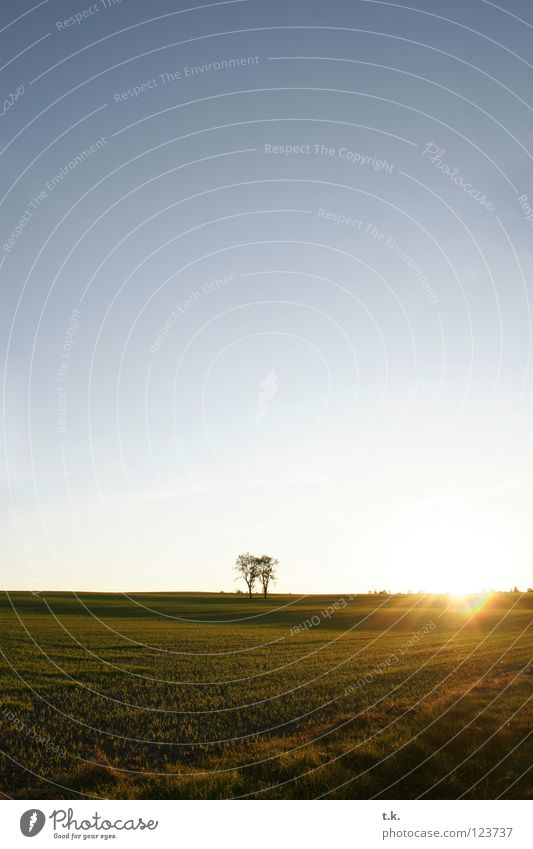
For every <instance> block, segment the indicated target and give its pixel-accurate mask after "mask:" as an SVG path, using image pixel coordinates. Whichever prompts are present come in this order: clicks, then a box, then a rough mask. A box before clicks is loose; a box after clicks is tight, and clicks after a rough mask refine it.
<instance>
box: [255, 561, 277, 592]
mask: <svg viewBox="0 0 533 849" xmlns="http://www.w3.org/2000/svg"><path fill="white" fill-rule="evenodd" d="M257 565H258V569H259V580H260V581H261V586H262V587H263V596H264V597H265V598H266V597H267V594H268V585H269V583H270V582H271V581H275V580H276V577H277V575H276V566H278V565H279V560H275V559H274V558H273V557H269V556H268V554H263V556H262V557H258V558H257Z"/></svg>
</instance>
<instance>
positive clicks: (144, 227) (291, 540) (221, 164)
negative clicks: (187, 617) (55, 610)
mask: <svg viewBox="0 0 533 849" xmlns="http://www.w3.org/2000/svg"><path fill="white" fill-rule="evenodd" d="M191 6H192V4H191ZM191 6H189V5H188V4H185V3H182V2H179V3H176V2H174V3H171V2H164V0H156V2H152V3H149V4H148V3H141V2H136V0H122V3H116V4H112V3H111V4H110V5H109V8H104V7H103V5H102V3H101V2H100V3H97V4H93V6H91V4H90V3H89V2H83V0H82V2H79V3H66V2H56V0H48V2H41V3H39V4H38V5H35V6H32V4H31V3H30V2H26V0H16V2H14V0H8V2H6V0H4V2H3V3H2V11H1V16H2V17H1V23H0V38H1V39H2V45H3V50H2V68H1V70H0V73H1V75H2V84H3V91H4V97H5V98H6V102H7V103H8V107H7V108H6V103H4V107H3V111H4V114H3V115H2V116H1V117H0V134H1V138H0V142H1V155H0V165H1V171H0V180H1V199H0V202H1V204H2V216H1V222H2V233H1V238H0V243H1V245H2V247H1V249H0V262H1V263H2V264H1V266H0V276H1V289H0V298H1V305H2V309H1V310H0V342H1V346H2V347H1V354H0V360H1V365H2V382H3V414H2V417H3V428H2V443H1V449H2V450H1V457H0V495H1V507H2V533H1V542H0V546H1V562H2V573H3V574H2V582H3V586H4V587H7V588H10V589H52V588H54V589H78V590H83V589H100V590H107V589H108V590H158V589H169V590H178V589H198V590H219V589H225V590H229V589H231V588H232V587H234V586H235V584H234V582H233V574H232V563H233V561H234V559H235V557H236V555H237V554H238V553H239V552H240V551H246V550H251V551H255V552H257V553H258V554H260V553H262V552H267V553H271V554H273V555H274V556H276V557H278V558H279V559H280V562H281V566H280V580H279V582H278V585H277V589H278V590H279V591H283V592H285V591H287V592H289V591H292V592H337V591H339V592H341V591H366V590H368V589H371V588H374V587H377V588H381V587H387V588H389V589H392V590H405V589H408V588H410V589H419V588H420V589H428V590H441V589H456V588H462V587H463V585H466V586H468V585H469V582H470V584H471V586H472V588H481V587H490V586H499V587H500V586H501V587H509V586H511V585H514V584H518V585H519V586H520V587H521V588H525V587H526V586H528V585H529V586H530V585H532V584H533V577H532V575H531V562H532V560H531V550H532V545H533V524H532V522H531V516H530V505H531V479H532V471H533V469H532V452H531V447H532V438H531V435H532V432H533V428H532V425H533V422H532V402H531V397H532V396H531V389H532V377H531V371H530V355H531V314H530V303H529V296H530V289H531V279H532V270H533V263H532V245H533V220H532V221H528V220H527V214H528V213H527V207H526V205H525V204H527V203H529V204H530V205H531V207H532V215H531V217H532V219H533V179H532V177H533V169H532V155H533V149H532V148H533V145H532V140H533V100H532V97H531V91H532V90H533V86H532V83H533V67H532V65H531V64H530V63H529V62H528V57H531V55H532V53H531V45H532V41H533V14H532V8H531V4H530V3H528V2H526V0H509V1H508V2H505V3H504V2H502V3H500V4H496V3H489V2H483V1H482V0H472V2H469V3H467V4H465V3H463V2H458V0H450V2H448V3H446V4H443V3H439V2H436V1H435V0H434V2H431V0H430V1H429V2H424V3H422V2H419V3H418V5H417V6H407V5H401V4H399V3H395V2H387V3H383V2H373V1H372V2H358V1H357V0H346V2H341V0H332V1H331V2H328V3H323V2H316V1H314V2H309V0H293V2H290V3H287V2H279V0H273V1H272V2H271V0H269V2H268V3H267V2H260V0H243V2H240V0H239V2H227V3H212V4H201V5H200V4H199V5H198V6H197V7H195V8H191ZM90 9H92V10H93V11H92V12H91V11H90ZM83 10H85V11H86V15H85V17H84V16H83ZM76 14H78V15H79V16H80V19H79V21H76V19H75V18H74V22H72V23H71V24H70V25H69V26H65V25H64V21H65V20H66V19H67V18H69V16H75V15H76ZM62 22H63V23H62ZM235 58H238V59H246V60H247V61H246V63H242V64H240V65H239V66H238V67H224V66H222V67H220V68H219V66H218V65H216V64H215V63H223V62H224V61H227V60H230V59H235ZM209 63H212V64H211V68H209ZM201 66H204V70H203V71H202V72H201V73H199V72H197V73H193V72H191V71H190V69H191V68H194V67H195V68H196V69H198V68H200V67H201ZM186 69H189V70H188V71H187V70H186ZM143 86H144V87H143ZM135 87H137V90H136V91H134V89H135ZM17 92H19V96H18V98H16V97H12V98H9V95H10V94H13V95H15V96H16V93H17ZM128 92H130V94H128ZM99 139H100V142H99V144H98V145H96V147H95V148H94V149H93V150H92V151H91V152H90V154H87V155H85V156H84V157H83V158H82V159H81V160H76V159H75V157H76V156H78V155H79V154H80V153H81V152H82V151H83V150H87V149H88V148H89V149H90V145H95V143H96V142H97V141H98V140H99ZM274 146H278V147H277V148H276V147H274ZM287 146H290V147H291V148H292V150H293V152H291V153H287ZM295 148H297V149H295ZM69 163H70V165H69ZM454 169H457V170H455V171H454ZM60 174H63V177H62V178H60V179H58V180H57V185H55V187H53V188H52V189H51V190H50V189H49V188H47V183H48V184H49V185H50V181H51V180H53V178H54V176H55V175H60ZM454 175H455V177H456V178H457V176H458V175H459V176H460V177H462V178H463V179H464V181H465V183H467V184H468V186H469V187H472V191H474V190H475V191H476V192H477V193H478V194H477V196H476V195H470V194H468V193H467V192H466V191H465V190H464V188H463V187H462V186H461V185H459V184H458V183H457V182H456V181H454V179H452V177H453V176H454ZM36 197H38V201H33V199H34V198H36ZM521 198H522V200H520V199H521ZM524 198H525V199H524ZM32 201H33V204H34V205H33V206H32ZM23 216H26V221H24V222H23V225H21V226H20V227H19V235H18V236H14V234H15V233H16V232H17V225H18V224H19V221H20V220H21V218H23ZM348 219H350V220H349V221H348ZM10 237H11V239H12V243H11V244H10V242H9V240H10ZM465 582H466V584H465Z"/></svg>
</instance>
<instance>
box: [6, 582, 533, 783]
mask: <svg viewBox="0 0 533 849" xmlns="http://www.w3.org/2000/svg"><path fill="white" fill-rule="evenodd" d="M532 610H533V594H524V595H521V594H514V593H505V594H503V593H501V594H495V595H492V596H489V597H488V598H486V599H485V598H481V597H480V598H469V599H466V600H461V599H453V598H451V597H447V596H425V595H410V596H406V595H397V596H391V595H388V594H386V593H382V594H372V595H370V594H369V595H358V596H357V595H356V596H350V595H345V596H310V597H309V596H308V597H305V596H304V597H296V596H281V595H275V596H271V597H270V598H268V599H264V598H262V597H261V596H257V597H255V598H254V599H253V601H252V602H250V600H249V599H248V598H247V595H246V594H244V593H243V594H240V595H238V594H229V593H226V594H135V595H132V596H129V597H128V596H124V595H105V594H79V595H77V596H76V595H75V594H72V593H55V592H50V593H47V592H43V593H41V594H40V595H39V596H35V595H32V594H29V593H11V594H7V593H3V594H1V595H0V635H1V636H0V648H1V664H2V667H1V676H2V688H1V692H2V697H1V698H2V700H1V703H0V729H1V733H2V740H3V741H4V742H3V750H4V756H3V758H2V761H1V774H0V787H1V789H2V790H3V792H4V793H5V794H6V795H8V796H11V797H15V798H27V799H29V798H35V799H36V798H59V799H75V798H84V797H93V796H94V797H98V798H129V799H132V798H225V797H245V798H315V797H321V796H325V797H327V798H364V799H367V798H372V797H379V798H383V799H386V798H389V799H398V798H417V797H423V798H457V797H464V798H490V799H492V798H496V797H499V796H502V797H504V798H524V797H530V798H531V795H532V791H531V781H530V778H529V776H528V769H529V768H530V765H531V760H532V758H531V754H532V753H531V745H530V739H531V738H529V737H528V734H529V725H530V717H531V712H530V710H528V706H529V705H528V699H530V693H531V668H530V667H528V661H529V660H530V658H531V656H532V651H531V649H532V643H533V640H532V638H531V632H530V631H529V630H528V628H529V626H530V624H531V614H532Z"/></svg>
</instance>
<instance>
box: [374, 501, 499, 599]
mask: <svg viewBox="0 0 533 849" xmlns="http://www.w3.org/2000/svg"><path fill="white" fill-rule="evenodd" d="M388 561H389V567H390V568H391V569H393V570H394V572H393V574H395V575H396V576H397V580H396V581H395V582H396V583H401V584H402V585H404V586H405V588H406V589H412V590H414V591H417V590H423V591H425V592H430V593H450V594H451V595H454V596H463V595H467V594H468V593H478V592H483V591H487V590H489V589H492V588H501V587H504V586H505V585H506V580H505V576H506V574H509V570H510V569H511V566H512V557H511V551H510V546H509V544H508V543H507V542H506V540H505V539H504V537H503V536H502V534H501V533H500V532H499V531H498V530H497V529H496V528H494V526H492V525H491V524H489V523H486V522H480V521H479V522H475V521H474V522H473V521H469V520H458V519H457V518H452V519H450V518H448V517H442V518H439V519H433V520H431V521H426V522H420V523H416V524H414V523H412V524H409V525H408V526H407V527H404V529H403V530H402V531H401V533H400V534H398V536H396V537H395V538H394V539H393V540H392V541H391V544H390V547H389V553H388Z"/></svg>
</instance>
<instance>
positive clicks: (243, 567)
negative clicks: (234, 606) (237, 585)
mask: <svg viewBox="0 0 533 849" xmlns="http://www.w3.org/2000/svg"><path fill="white" fill-rule="evenodd" d="M235 571H236V572H238V574H239V577H241V578H242V579H243V580H244V582H245V584H246V586H247V587H248V598H250V599H251V598H252V591H253V588H254V584H255V582H256V581H257V579H258V577H259V559H258V558H257V557H254V555H253V554H250V552H246V554H239V556H238V557H237V560H236V561H235Z"/></svg>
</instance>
